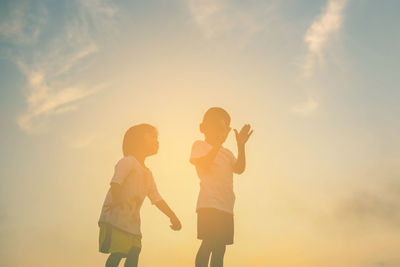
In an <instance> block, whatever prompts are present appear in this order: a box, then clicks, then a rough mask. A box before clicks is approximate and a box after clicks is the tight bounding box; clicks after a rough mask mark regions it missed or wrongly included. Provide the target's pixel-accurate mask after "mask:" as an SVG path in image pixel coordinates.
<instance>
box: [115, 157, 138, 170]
mask: <svg viewBox="0 0 400 267" xmlns="http://www.w3.org/2000/svg"><path fill="white" fill-rule="evenodd" d="M138 164H139V163H138V162H137V160H136V159H135V157H133V156H125V157H123V158H121V159H120V160H118V162H117V164H116V167H120V168H121V167H122V168H136V167H137V165H138Z"/></svg>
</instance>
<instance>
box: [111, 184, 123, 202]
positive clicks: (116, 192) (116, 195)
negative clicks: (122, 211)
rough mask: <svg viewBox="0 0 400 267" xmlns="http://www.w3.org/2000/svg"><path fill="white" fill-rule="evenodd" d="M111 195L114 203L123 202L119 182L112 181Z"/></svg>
mask: <svg viewBox="0 0 400 267" xmlns="http://www.w3.org/2000/svg"><path fill="white" fill-rule="evenodd" d="M110 190H111V196H112V202H113V203H114V204H117V203H122V188H121V185H120V184H118V183H111V189H110Z"/></svg>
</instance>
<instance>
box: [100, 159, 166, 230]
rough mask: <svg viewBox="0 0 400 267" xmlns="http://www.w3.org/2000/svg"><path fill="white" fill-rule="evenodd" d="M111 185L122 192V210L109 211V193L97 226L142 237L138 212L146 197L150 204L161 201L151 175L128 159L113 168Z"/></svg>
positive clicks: (110, 196)
mask: <svg viewBox="0 0 400 267" xmlns="http://www.w3.org/2000/svg"><path fill="white" fill-rule="evenodd" d="M111 183H117V184H120V185H121V188H122V200H123V201H124V202H125V203H128V204H127V205H125V207H124V208H121V207H115V208H113V209H111V208H110V204H111V203H112V195H111V190H109V191H108V193H107V195H106V198H105V200H104V204H103V208H102V210H101V214H100V219H99V222H106V223H110V224H111V225H113V226H115V227H117V228H119V229H121V230H123V231H126V232H128V233H131V234H135V235H141V234H142V233H141V231H140V208H141V207H142V204H143V200H144V199H145V197H146V196H147V197H148V198H149V199H150V201H151V203H152V204H154V203H156V202H157V201H160V200H162V197H161V196H160V194H159V193H158V190H157V186H156V184H155V182H154V178H153V175H152V173H151V171H150V170H149V169H147V168H145V167H143V166H142V165H140V163H139V162H138V161H137V160H136V159H135V157H133V156H127V157H124V158H122V159H121V160H119V161H118V163H117V165H115V168H114V176H113V177H112V179H111V182H110V184H111Z"/></svg>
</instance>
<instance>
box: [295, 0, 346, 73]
mask: <svg viewBox="0 0 400 267" xmlns="http://www.w3.org/2000/svg"><path fill="white" fill-rule="evenodd" d="M346 4H347V0H329V1H328V4H327V6H326V8H325V10H324V12H323V13H322V14H320V15H319V16H318V17H317V19H316V20H315V21H314V22H313V23H312V24H311V26H310V27H309V28H308V29H307V31H306V33H305V35H304V42H305V43H306V45H307V50H308V52H307V55H306V57H305V60H304V64H303V75H304V76H305V77H311V76H312V75H313V74H314V71H315V67H316V65H318V64H320V63H322V62H323V60H324V49H326V48H327V47H328V44H329V42H330V41H331V40H332V39H333V37H334V36H335V35H336V34H337V33H338V32H339V30H340V29H341V27H342V24H343V11H344V10H345V7H346Z"/></svg>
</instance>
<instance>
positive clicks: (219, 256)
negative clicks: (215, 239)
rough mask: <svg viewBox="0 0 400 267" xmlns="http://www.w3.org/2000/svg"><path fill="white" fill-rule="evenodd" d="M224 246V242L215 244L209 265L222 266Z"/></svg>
mask: <svg viewBox="0 0 400 267" xmlns="http://www.w3.org/2000/svg"><path fill="white" fill-rule="evenodd" d="M225 250H226V246H225V245H224V244H219V245H216V246H215V247H214V248H213V250H212V256H211V264H210V267H222V266H224V255H225Z"/></svg>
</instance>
